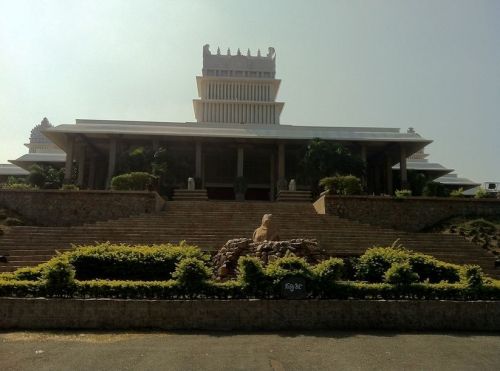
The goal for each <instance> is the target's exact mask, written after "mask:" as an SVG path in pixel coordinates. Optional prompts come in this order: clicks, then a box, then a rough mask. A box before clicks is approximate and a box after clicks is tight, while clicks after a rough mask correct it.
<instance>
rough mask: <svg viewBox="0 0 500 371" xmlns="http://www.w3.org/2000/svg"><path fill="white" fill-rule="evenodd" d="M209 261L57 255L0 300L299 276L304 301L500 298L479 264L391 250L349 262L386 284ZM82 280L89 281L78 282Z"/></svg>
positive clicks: (178, 250)
mask: <svg viewBox="0 0 500 371" xmlns="http://www.w3.org/2000/svg"><path fill="white" fill-rule="evenodd" d="M207 261H208V259H207V257H206V256H204V255H203V254H202V252H201V251H200V250H199V249H198V248H195V247H193V246H188V245H186V244H181V245H158V246H139V247H131V246H126V245H111V244H109V243H106V244H101V245H97V246H92V247H85V248H79V249H77V250H75V251H72V252H67V253H64V254H60V255H58V256H56V257H54V258H53V259H51V260H50V261H49V262H47V263H44V264H41V265H39V266H38V267H33V268H22V269H19V270H17V271H16V272H13V273H4V274H1V275H0V296H14V297H38V296H47V297H54V296H55V297H81V298H89V297H92V298H120V299H181V298H186V297H188V298H198V299H203V298H233V299H239V298H259V299H277V298H281V295H282V291H281V284H282V282H283V280H284V279H285V278H290V277H293V278H297V277H299V278H302V279H303V280H304V281H305V283H306V297H307V298H317V299H426V300H434V299H440V300H479V299H481V300H500V281H495V280H492V279H490V278H488V277H486V276H485V275H484V274H483V272H482V270H481V268H480V267H479V266H475V265H467V266H455V265H450V264H446V263H443V262H440V261H438V260H436V259H434V258H433V257H431V256H428V255H423V254H416V253H412V252H411V251H407V250H404V249H401V248H395V247H390V248H373V249H369V250H367V252H366V253H365V254H364V255H363V256H361V257H360V258H359V261H358V262H357V263H355V264H354V265H353V267H355V268H354V269H355V270H356V271H357V274H358V275H365V277H367V278H370V279H371V280H384V282H361V281H348V280H345V279H343V277H344V275H345V268H346V263H345V262H344V261H343V260H342V259H338V258H330V259H327V260H325V261H323V262H321V263H319V264H317V265H315V266H311V265H309V264H308V263H307V262H306V261H305V260H304V259H303V258H298V257H295V256H286V257H284V258H280V259H276V260H275V261H273V262H271V263H269V264H268V266H267V267H263V265H262V263H261V262H260V261H259V260H258V259H256V258H252V257H241V258H240V259H239V260H238V277H237V279H236V280H233V281H227V282H215V281H213V280H212V279H211V277H212V270H211V269H210V268H209V267H208V266H207ZM351 265H352V264H351ZM353 267H351V266H349V267H348V269H349V270H351V269H353ZM85 275H87V276H90V278H91V279H88V278H87V277H85V278H84V279H82V278H81V277H82V276H85ZM100 275H101V276H102V277H105V278H106V279H101V278H102V277H99V276H100ZM116 276H120V277H127V278H128V279H127V280H123V279H116V278H115V277H116ZM130 277H134V278H135V277H137V278H135V280H130ZM156 277H160V278H156ZM110 278H111V279H110Z"/></svg>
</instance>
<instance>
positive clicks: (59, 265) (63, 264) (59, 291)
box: [42, 256, 75, 296]
mask: <svg viewBox="0 0 500 371" xmlns="http://www.w3.org/2000/svg"><path fill="white" fill-rule="evenodd" d="M42 279H43V280H44V281H45V288H46V290H47V293H48V294H49V295H51V296H52V295H54V296H66V295H72V293H73V292H74V286H75V268H74V267H73V266H72V265H71V264H70V263H69V261H68V259H67V258H66V257H62V256H58V257H56V258H53V259H52V260H50V261H49V262H48V263H46V264H45V266H44V269H43V271H42Z"/></svg>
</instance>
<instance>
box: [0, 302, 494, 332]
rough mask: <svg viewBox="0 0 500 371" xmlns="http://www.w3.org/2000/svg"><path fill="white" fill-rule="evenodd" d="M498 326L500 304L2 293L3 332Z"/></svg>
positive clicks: (478, 328) (0, 316) (480, 328)
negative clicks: (21, 295) (25, 296)
mask: <svg viewBox="0 0 500 371" xmlns="http://www.w3.org/2000/svg"><path fill="white" fill-rule="evenodd" d="M151 328H155V329H164V330H252V331H253V330H254V331H258V330H266V331H271V330H329V329H330V330H333V329H344V330H353V329H356V330H420V331H422V330H447V331H450V330H469V331H499V330H500V301H477V302H461V301H438V300H435V301H433V300H422V301H420V300H412V301H405V300H399V301H390V300H389V301H385V300H110V299H42V298H37V299H23V298H0V330H12V329H151Z"/></svg>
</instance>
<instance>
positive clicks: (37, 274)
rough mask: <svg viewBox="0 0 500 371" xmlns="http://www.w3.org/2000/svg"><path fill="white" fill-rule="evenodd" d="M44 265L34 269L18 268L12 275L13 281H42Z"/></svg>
mask: <svg viewBox="0 0 500 371" xmlns="http://www.w3.org/2000/svg"><path fill="white" fill-rule="evenodd" d="M44 269H45V264H40V265H38V266H36V267H24V268H19V269H17V270H16V271H14V272H13V273H12V275H13V277H14V279H16V280H19V281H38V280H40V279H42V276H43V271H44Z"/></svg>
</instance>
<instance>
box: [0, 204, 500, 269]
mask: <svg viewBox="0 0 500 371" xmlns="http://www.w3.org/2000/svg"><path fill="white" fill-rule="evenodd" d="M265 213H272V214H273V220H274V221H275V222H276V223H277V224H278V226H279V228H280V237H281V239H291V238H316V239H317V240H319V242H320V245H321V247H322V248H324V249H325V250H326V251H327V252H329V253H330V254H332V255H334V256H350V255H360V254H362V253H363V252H364V251H365V250H366V249H367V248H369V247H372V246H373V245H384V246H386V245H390V244H392V243H393V242H394V241H395V240H397V239H399V243H401V244H402V245H404V246H405V247H407V248H409V249H412V250H414V251H419V252H423V253H426V254H430V255H433V256H435V257H436V258H438V259H441V260H444V261H448V262H452V263H458V264H464V263H468V264H479V265H480V266H481V267H483V269H484V271H485V273H487V274H489V275H491V276H492V277H496V278H500V269H498V268H495V267H494V261H495V258H494V256H493V255H492V254H491V253H489V252H487V251H485V250H483V249H481V248H480V247H478V246H476V245H474V244H472V243H470V242H468V241H466V240H465V239H462V238H461V237H458V236H454V235H443V234H433V233H408V232H402V231H395V230H392V229H384V228H380V227H374V226H371V225H367V224H362V223H359V222H355V221H352V220H347V219H341V218H339V217H336V216H332V215H319V214H317V213H316V211H315V210H314V208H313V206H312V204H310V203H297V202H275V203H270V202H256V201H252V202H251V201H246V202H235V201H172V202H168V203H167V205H166V207H165V211H162V212H158V213H154V214H142V215H137V216H131V217H128V218H121V219H116V220H109V221H104V222H96V223H93V224H84V225H81V226H74V227H28V226H19V227H11V228H9V229H8V230H7V231H6V232H5V234H4V235H3V236H1V237H0V255H7V258H8V262H7V263H2V262H0V271H12V270H15V269H17V268H18V267H22V266H32V265H36V264H39V263H41V262H44V261H46V260H48V259H50V258H51V257H52V256H53V255H54V254H55V252H56V250H57V251H61V252H62V251H66V250H70V249H72V244H76V245H81V244H93V243H94V242H98V241H99V242H103V241H110V242H115V243H121V242H123V243H133V244H141V243H142V244H152V243H164V242H172V243H177V242H179V241H182V240H185V241H187V242H188V243H190V244H194V245H197V246H199V247H200V248H201V249H203V250H206V251H214V250H217V249H218V248H219V247H221V246H222V245H223V244H224V243H225V242H226V241H227V240H229V239H232V238H239V237H251V235H252V233H253V231H254V229H255V228H257V227H258V226H259V225H260V221H261V219H262V216H263V215H264V214H265Z"/></svg>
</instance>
